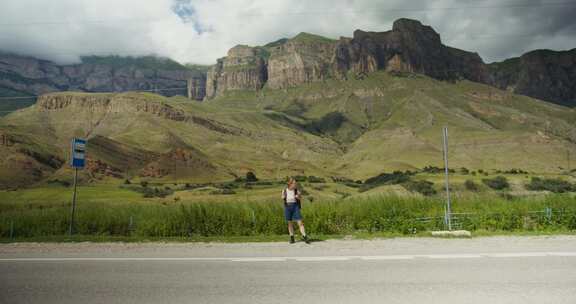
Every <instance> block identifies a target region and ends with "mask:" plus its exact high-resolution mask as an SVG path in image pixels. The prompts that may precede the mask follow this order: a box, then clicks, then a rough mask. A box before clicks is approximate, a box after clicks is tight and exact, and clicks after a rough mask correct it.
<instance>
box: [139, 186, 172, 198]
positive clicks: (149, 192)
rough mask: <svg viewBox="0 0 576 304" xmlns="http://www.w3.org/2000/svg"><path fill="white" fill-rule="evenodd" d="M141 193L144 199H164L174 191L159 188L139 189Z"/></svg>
mask: <svg viewBox="0 0 576 304" xmlns="http://www.w3.org/2000/svg"><path fill="white" fill-rule="evenodd" d="M141 189H142V190H141V191H142V193H143V194H144V195H143V196H144V197H146V198H151V197H162V198H163V197H166V196H168V195H170V194H172V193H174V191H172V190H171V189H159V188H149V187H146V188H141Z"/></svg>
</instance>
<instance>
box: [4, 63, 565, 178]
mask: <svg viewBox="0 0 576 304" xmlns="http://www.w3.org/2000/svg"><path fill="white" fill-rule="evenodd" d="M66 94H72V95H74V96H76V97H78V98H80V97H87V96H89V97H91V96H97V97H99V98H102V99H109V100H111V105H112V108H111V109H113V110H110V109H108V110H106V109H103V108H99V107H97V106H94V108H90V107H82V106H80V105H79V104H77V103H75V104H73V105H72V106H70V107H67V108H65V109H62V110H57V111H40V110H39V109H38V107H37V106H33V107H30V108H27V109H24V110H20V111H18V112H16V113H13V114H11V115H9V116H7V117H5V118H4V119H2V120H1V121H0V130H5V132H11V133H18V132H19V134H26V136H28V137H30V136H33V137H34V138H36V140H37V141H38V142H39V144H38V145H37V146H39V147H45V149H47V150H54V151H58V152H57V153H59V155H60V156H61V157H62V158H65V154H66V152H65V151H67V145H68V141H69V138H70V137H72V136H88V137H92V138H95V137H96V136H102V137H104V138H109V139H110V141H111V142H114V143H121V145H123V147H121V148H116V150H114V149H112V150H114V151H127V152H126V154H127V155H128V154H132V153H133V151H147V153H148V152H149V153H153V154H155V155H166V154H167V153H170V151H171V150H173V149H174V148H175V147H179V148H183V149H188V150H191V151H196V152H197V153H199V154H198V155H202V157H204V158H203V159H204V161H206V162H209V163H210V164H211V165H212V166H213V167H214V168H216V169H214V171H210V170H208V171H204V170H201V169H198V168H196V167H186V166H187V165H188V164H189V163H177V162H172V163H171V161H170V159H167V160H164V161H160V162H159V163H158V165H159V166H161V167H162V166H163V167H173V168H172V169H170V168H168V169H170V170H169V171H170V172H169V175H167V176H165V177H164V178H161V179H162V180H166V181H169V180H178V181H181V182H186V181H192V182H195V181H202V180H204V181H206V180H230V179H232V178H233V176H234V175H240V176H241V175H243V174H245V172H246V171H248V170H252V171H255V172H256V173H257V175H258V176H260V177H265V178H278V177H281V176H285V175H289V174H305V175H319V176H330V175H341V176H348V177H351V178H354V179H365V178H367V177H370V176H374V175H377V174H378V173H381V172H383V171H392V170H396V169H402V170H405V169H413V168H421V167H424V166H426V165H438V166H441V163H442V158H441V150H440V149H441V146H440V143H441V138H440V134H441V133H440V130H441V128H442V126H448V127H449V129H450V160H451V165H452V166H453V167H468V168H470V169H510V168H520V169H524V170H528V171H534V172H540V173H541V172H559V171H563V170H564V169H565V168H566V167H567V166H568V156H569V155H570V153H573V152H574V151H575V150H576V149H575V145H574V141H575V137H576V135H575V134H576V128H575V126H574V122H575V121H576V112H575V111H574V110H573V109H568V108H564V107H560V106H555V105H551V104H548V103H543V102H540V101H537V100H534V99H531V98H528V97H521V96H516V95H512V94H508V93H506V92H503V91H500V90H497V89H494V88H492V87H488V86H484V85H480V84H477V83H472V82H467V81H463V82H457V83H446V82H439V81H435V80H432V79H430V78H427V77H424V76H417V75H404V76H393V75H390V74H387V73H384V72H377V73H373V74H371V75H369V76H368V77H367V78H365V79H362V80H349V81H344V82H340V81H335V80H327V81H324V82H316V83H311V84H307V85H302V86H300V87H297V88H292V89H287V90H270V89H264V90H262V91H260V92H256V93H254V92H243V91H235V92H230V93H228V94H225V95H224V96H222V97H219V98H217V99H215V100H211V101H209V102H206V103H191V102H189V101H188V100H187V99H185V98H182V97H173V98H166V97H162V96H157V95H154V94H141V93H140V94H135V93H128V94H118V95H107V94H85V93H66ZM133 103H152V104H165V105H169V106H171V107H172V108H174V109H176V110H179V111H182V112H183V113H185V114H186V115H189V116H194V117H200V118H203V119H208V120H210V121H212V122H215V123H217V124H219V125H221V126H225V127H226V128H228V129H230V130H235V133H233V134H227V133H221V132H217V131H214V130H210V129H207V128H205V127H204V126H202V125H200V124H198V123H194V122H180V121H173V120H168V119H165V118H162V117H159V116H157V115H153V114H151V113H145V112H135V111H134V110H133V108H131V107H130V105H132V104H133ZM335 113H336V114H335ZM338 113H339V114H338ZM71 117H73V118H71ZM333 117H337V118H339V119H333ZM3 125H4V127H3ZM8 125H12V126H13V127H10V128H7V127H6V126H8ZM110 145H112V144H111V143H110ZM95 147H98V145H96V146H95ZM100 148H103V149H104V150H106V146H105V144H104V146H102V145H100ZM130 151H132V152H130ZM95 152H96V153H93V154H92V155H93V156H96V157H97V158H99V159H101V160H103V161H105V162H106V163H109V164H110V165H113V166H116V167H122V165H121V164H119V163H118V162H119V161H120V162H121V161H122V157H119V158H118V159H115V158H114V157H111V156H110V155H105V154H106V152H102V151H99V150H96V151H95ZM2 153H5V154H6V155H14V154H15V150H14V149H12V150H9V151H8V150H6V149H4V150H3V151H2ZM89 153H90V152H89ZM142 153H144V152H142ZM16 154H17V153H16ZM120 154H121V153H120ZM567 155H568V156H567ZM123 157H124V158H125V157H126V155H125V156H123ZM199 157H200V156H199ZM574 158H576V157H574ZM573 162H574V163H576V159H575V160H574V161H573ZM139 168H140V167H139V166H136V165H135V166H125V167H122V168H121V169H122V170H124V171H125V172H124V173H125V174H124V175H125V176H128V177H130V176H133V175H135V174H136V172H137V171H138V169H139ZM176 168H180V169H176ZM1 171H2V174H3V176H5V179H4V181H7V180H8V179H9V176H10V175H11V174H15V172H16V171H14V170H13V169H9V170H6V169H4V170H1ZM2 174H0V177H1V176H2ZM59 174H60V175H61V176H63V177H65V176H69V170H68V169H67V168H63V169H62V170H60V171H59ZM48 175H49V174H48V173H47V174H45V176H48Z"/></svg>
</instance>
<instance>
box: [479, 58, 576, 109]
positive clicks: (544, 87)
mask: <svg viewBox="0 0 576 304" xmlns="http://www.w3.org/2000/svg"><path fill="white" fill-rule="evenodd" d="M488 67H489V70H490V73H489V74H490V80H489V82H488V83H490V84H491V85H494V86H496V87H498V88H501V89H506V90H510V91H512V92H514V93H517V94H522V95H527V96H531V97H534V98H538V99H542V100H547V101H551V102H554V103H558V104H561V105H566V106H572V107H573V106H576V49H572V50H570V51H563V52H556V51H550V50H537V51H532V52H529V53H526V54H524V55H522V56H521V57H519V58H511V59H508V60H505V61H503V62H499V63H493V64H490V65H488Z"/></svg>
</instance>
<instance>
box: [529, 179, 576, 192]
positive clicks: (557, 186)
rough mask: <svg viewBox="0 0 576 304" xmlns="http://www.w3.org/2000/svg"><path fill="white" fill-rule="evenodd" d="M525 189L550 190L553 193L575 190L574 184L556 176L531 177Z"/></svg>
mask: <svg viewBox="0 0 576 304" xmlns="http://www.w3.org/2000/svg"><path fill="white" fill-rule="evenodd" d="M526 189H528V190H533V191H543V190H545V191H550V192H555V193H564V192H575V191H576V185H574V184H572V183H570V182H568V181H565V180H561V179H558V178H539V177H533V178H532V180H531V181H530V183H529V184H527V185H526Z"/></svg>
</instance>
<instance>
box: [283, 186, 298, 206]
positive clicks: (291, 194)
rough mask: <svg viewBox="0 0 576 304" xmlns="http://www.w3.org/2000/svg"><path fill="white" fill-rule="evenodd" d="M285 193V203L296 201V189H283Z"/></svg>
mask: <svg viewBox="0 0 576 304" xmlns="http://www.w3.org/2000/svg"><path fill="white" fill-rule="evenodd" d="M284 191H285V192H284V193H285V195H286V203H288V204H294V203H296V189H293V190H290V189H285V190H284Z"/></svg>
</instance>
